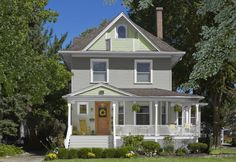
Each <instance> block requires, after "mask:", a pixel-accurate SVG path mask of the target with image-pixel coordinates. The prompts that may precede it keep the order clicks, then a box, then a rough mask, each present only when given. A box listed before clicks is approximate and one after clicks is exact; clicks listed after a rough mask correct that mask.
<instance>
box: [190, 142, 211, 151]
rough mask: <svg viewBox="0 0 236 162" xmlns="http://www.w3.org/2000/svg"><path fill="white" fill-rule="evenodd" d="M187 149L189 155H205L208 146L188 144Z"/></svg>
mask: <svg viewBox="0 0 236 162" xmlns="http://www.w3.org/2000/svg"><path fill="white" fill-rule="evenodd" d="M188 149H189V151H190V152H191V153H195V154H196V153H206V152H207V150H208V145H207V144H205V143H190V144H188Z"/></svg>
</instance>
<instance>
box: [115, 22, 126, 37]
mask: <svg viewBox="0 0 236 162" xmlns="http://www.w3.org/2000/svg"><path fill="white" fill-rule="evenodd" d="M117 38H127V27H126V26H125V25H120V26H118V27H117Z"/></svg>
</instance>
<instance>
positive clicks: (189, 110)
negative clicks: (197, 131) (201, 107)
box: [188, 106, 192, 124]
mask: <svg viewBox="0 0 236 162" xmlns="http://www.w3.org/2000/svg"><path fill="white" fill-rule="evenodd" d="M191 109H192V108H191V106H190V107H189V108H188V117H189V119H188V121H189V124H191Z"/></svg>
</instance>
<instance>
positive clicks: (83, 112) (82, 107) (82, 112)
mask: <svg viewBox="0 0 236 162" xmlns="http://www.w3.org/2000/svg"><path fill="white" fill-rule="evenodd" d="M86 107H87V106H86V105H79V112H80V114H87V108H86Z"/></svg>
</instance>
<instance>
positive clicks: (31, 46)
mask: <svg viewBox="0 0 236 162" xmlns="http://www.w3.org/2000/svg"><path fill="white" fill-rule="evenodd" d="M47 2H48V1H47V0H41V1H33V0H22V1H17V0H3V1H1V4H0V15H1V16H0V23H1V27H0V33H2V34H1V37H0V50H1V53H0V75H1V77H0V112H1V115H0V128H1V130H0V134H1V135H2V136H3V137H4V138H6V137H7V136H17V135H18V134H19V131H18V130H19V126H20V124H21V123H23V122H24V120H25V117H26V115H27V114H28V113H29V112H32V111H33V110H34V108H32V105H34V104H42V103H43V102H44V99H45V96H47V95H49V94H51V93H53V92H55V91H58V90H60V89H62V88H64V87H65V86H66V85H67V83H68V81H69V80H70V77H71V74H70V73H69V72H68V71H67V70H66V69H65V66H64V65H63V64H61V62H60V58H59V56H57V55H56V51H57V50H58V49H60V48H61V46H62V43H63V41H64V40H65V38H66V35H64V36H63V37H62V38H61V39H58V37H55V39H54V41H52V42H51V44H50V43H48V42H49V40H50V39H49V38H50V35H49V34H48V33H45V32H43V31H44V28H43V25H44V23H46V22H55V20H56V16H57V13H55V12H54V11H52V10H48V9H45V6H46V5H47ZM54 108H55V107H54ZM36 132H37V131H36ZM38 141H39V140H38Z"/></svg>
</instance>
